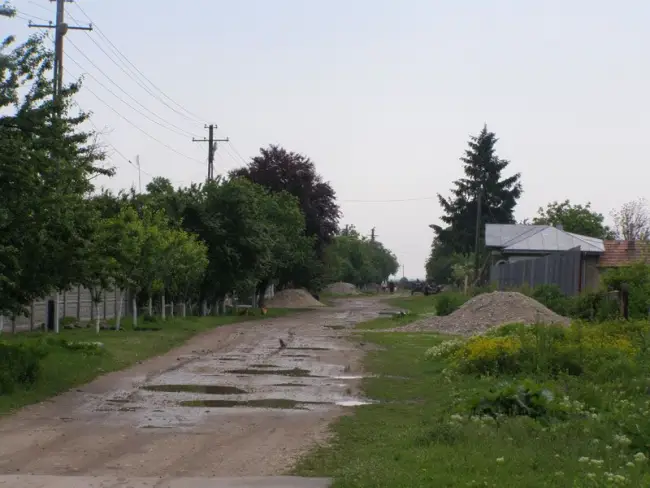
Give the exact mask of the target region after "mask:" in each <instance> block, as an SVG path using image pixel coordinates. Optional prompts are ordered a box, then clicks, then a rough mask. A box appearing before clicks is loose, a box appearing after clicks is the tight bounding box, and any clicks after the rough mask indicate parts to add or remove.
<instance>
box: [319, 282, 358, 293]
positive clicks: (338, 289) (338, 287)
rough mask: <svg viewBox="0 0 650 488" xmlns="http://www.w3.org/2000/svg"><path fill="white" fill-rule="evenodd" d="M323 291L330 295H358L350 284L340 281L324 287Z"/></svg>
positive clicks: (356, 290)
mask: <svg viewBox="0 0 650 488" xmlns="http://www.w3.org/2000/svg"><path fill="white" fill-rule="evenodd" d="M324 291H325V292H327V293H331V294H332V295H358V294H359V293H360V292H359V290H358V289H357V287H356V286H354V285H353V284H352V283H344V282H342V281H340V282H338V283H332V284H331V285H328V286H326V287H325V290H324Z"/></svg>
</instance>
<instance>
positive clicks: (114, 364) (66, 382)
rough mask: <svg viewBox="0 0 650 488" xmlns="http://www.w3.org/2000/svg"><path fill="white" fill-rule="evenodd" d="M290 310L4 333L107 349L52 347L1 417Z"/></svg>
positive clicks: (13, 338) (3, 403)
mask: <svg viewBox="0 0 650 488" xmlns="http://www.w3.org/2000/svg"><path fill="white" fill-rule="evenodd" d="M288 313H290V311H289V310H284V309H269V311H268V314H267V315H266V316H261V315H249V316H223V317H200V318H199V317H190V318H186V319H180V318H177V319H174V320H168V321H165V322H155V323H146V324H140V325H141V326H142V327H156V328H158V327H160V328H161V330H156V331H138V330H133V328H132V327H131V324H130V321H129V320H128V319H127V320H125V321H124V322H123V329H122V330H120V331H119V332H117V331H112V330H102V331H101V332H100V333H99V334H97V333H95V331H94V330H92V329H73V330H63V331H61V333H60V334H58V335H54V334H43V333H21V334H16V335H7V334H4V335H2V336H0V340H2V341H3V342H7V343H29V342H37V341H39V340H41V339H42V338H43V337H57V338H62V339H66V340H70V341H99V342H102V343H103V344H104V353H102V354H89V353H86V352H83V351H78V350H70V349H66V348H62V347H52V348H50V349H49V354H48V355H47V356H46V357H45V358H44V359H43V360H42V363H41V365H42V373H41V376H40V377H39V379H38V380H37V382H36V383H35V384H34V385H33V386H32V387H31V388H28V389H21V388H18V389H17V390H15V391H14V392H13V393H11V394H9V395H0V415H5V414H8V413H11V412H13V411H15V410H16V409H18V408H20V407H23V406H25V405H29V404H32V403H36V402H40V401H43V400H45V399H47V398H49V397H52V396H54V395H57V394H59V393H62V392H64V391H66V390H69V389H70V388H74V387H75V386H78V385H82V384H84V383H87V382H89V381H91V380H93V379H94V378H96V377H97V376H100V375H102V374H104V373H108V372H110V371H116V370H120V369H124V368H127V367H129V366H131V365H133V364H135V363H136V362H138V361H142V360H144V359H148V358H150V357H153V356H157V355H160V354H163V353H165V352H167V351H169V350H170V349H172V348H174V347H176V346H178V345H180V344H182V343H183V342H185V341H186V340H188V339H189V338H190V337H192V336H194V335H196V334H198V333H200V332H204V331H208V330H210V329H214V328H216V327H219V326H224V325H229V324H234V323H240V322H246V321H251V320H259V319H263V318H272V317H278V316H283V315H286V314H288Z"/></svg>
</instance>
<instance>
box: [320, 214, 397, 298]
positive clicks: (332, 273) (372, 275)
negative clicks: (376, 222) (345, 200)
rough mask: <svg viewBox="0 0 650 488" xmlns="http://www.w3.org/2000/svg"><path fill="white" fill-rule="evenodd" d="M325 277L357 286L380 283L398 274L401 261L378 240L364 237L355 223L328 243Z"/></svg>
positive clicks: (327, 280) (330, 280) (332, 280)
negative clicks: (355, 226) (354, 225)
mask: <svg viewBox="0 0 650 488" xmlns="http://www.w3.org/2000/svg"><path fill="white" fill-rule="evenodd" d="M324 263H325V267H326V269H327V271H326V274H325V281H326V282H329V283H333V282H338V281H343V282H345V283H352V284H354V285H356V286H358V287H362V286H364V285H368V284H371V283H381V282H383V281H385V280H387V279H388V278H389V277H390V276H391V275H393V274H395V273H396V272H397V270H398V269H399V263H398V262H397V258H396V257H395V255H394V254H393V253H392V252H390V251H389V250H388V249H386V248H385V247H384V245H383V244H382V243H381V242H379V241H376V240H374V241H373V240H371V239H367V238H365V237H362V236H361V235H360V234H359V233H358V232H357V231H356V230H355V229H354V228H353V227H346V229H345V232H344V233H342V235H339V236H336V237H335V238H334V240H333V242H332V243H331V244H330V245H329V246H328V247H327V249H326V251H325V257H324Z"/></svg>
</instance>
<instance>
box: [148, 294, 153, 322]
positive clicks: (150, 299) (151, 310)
mask: <svg viewBox="0 0 650 488" xmlns="http://www.w3.org/2000/svg"><path fill="white" fill-rule="evenodd" d="M152 315H153V298H151V295H149V316H150V317H151V316H152Z"/></svg>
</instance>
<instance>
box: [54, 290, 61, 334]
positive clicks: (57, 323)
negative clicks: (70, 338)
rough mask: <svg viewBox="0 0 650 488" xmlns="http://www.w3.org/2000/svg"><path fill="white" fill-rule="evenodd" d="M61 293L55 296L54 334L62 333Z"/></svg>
mask: <svg viewBox="0 0 650 488" xmlns="http://www.w3.org/2000/svg"><path fill="white" fill-rule="evenodd" d="M59 313H60V310H59V292H58V291H57V292H56V293H55V294H54V333H55V334H58V333H59V332H60V330H59V329H60V328H59Z"/></svg>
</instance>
